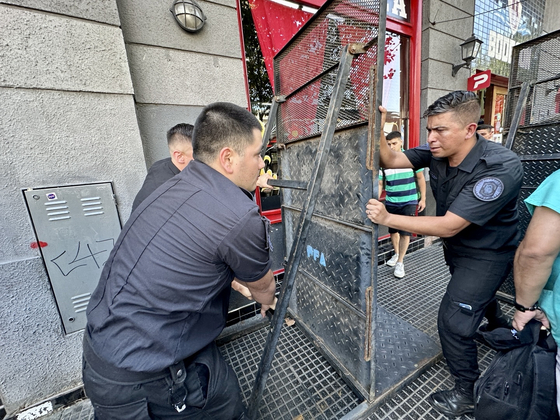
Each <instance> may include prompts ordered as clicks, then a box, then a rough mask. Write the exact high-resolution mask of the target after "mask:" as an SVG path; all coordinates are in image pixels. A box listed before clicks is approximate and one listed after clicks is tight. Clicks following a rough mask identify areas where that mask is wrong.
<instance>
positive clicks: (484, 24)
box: [463, 0, 546, 77]
mask: <svg viewBox="0 0 560 420" xmlns="http://www.w3.org/2000/svg"><path fill="white" fill-rule="evenodd" d="M545 6H546V0H516V1H511V0H509V1H508V0H476V1H475V2H474V25H473V31H474V34H475V35H476V36H477V37H478V38H480V39H481V40H482V41H483V44H482V46H481V51H480V53H479V54H478V57H477V58H476V59H475V60H474V65H473V67H474V68H484V69H486V68H489V69H491V70H492V73H494V74H499V75H501V76H506V77H507V76H508V74H509V70H510V69H509V63H510V62H511V48H512V47H513V46H515V45H517V44H518V43H520V42H524V41H528V40H530V39H533V38H535V37H537V36H539V35H540V34H542V27H543V22H544V12H545ZM463 18H464V19H466V18H470V16H465V17H463Z"/></svg>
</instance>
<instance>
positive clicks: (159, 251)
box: [86, 161, 271, 372]
mask: <svg viewBox="0 0 560 420" xmlns="http://www.w3.org/2000/svg"><path fill="white" fill-rule="evenodd" d="M266 227H267V225H266V222H265V221H264V220H263V218H261V216H260V214H259V210H258V207H257V205H256V204H255V203H254V201H253V200H252V199H251V195H250V194H248V193H246V192H245V191H244V190H242V189H240V188H239V187H237V186H236V185H235V184H233V183H232V182H231V181H230V180H228V179H227V178H226V177H224V176H223V175H221V174H220V173H218V172H217V171H215V170H214V169H212V168H210V167H209V166H207V165H205V164H204V163H201V162H198V161H192V162H191V163H189V165H188V166H187V168H185V170H183V171H182V172H181V173H180V174H179V175H177V176H175V177H173V178H172V179H170V180H169V181H167V182H166V183H165V184H164V185H162V186H161V187H160V188H159V189H157V190H156V192H154V193H153V194H151V195H150V196H149V197H148V198H147V199H145V200H144V201H143V202H142V203H141V204H140V206H139V207H138V209H137V210H136V211H135V212H134V213H133V215H132V217H131V218H130V219H129V221H128V222H127V223H126V225H125V227H124V228H123V230H122V232H121V234H120V236H119V239H118V240H117V243H116V244H115V247H114V248H113V250H112V251H111V255H110V256H109V259H108V260H107V262H106V264H105V267H104V269H103V271H102V274H101V278H100V281H99V285H98V286H97V288H96V289H95V291H94V293H93V295H92V297H91V300H90V302H89V305H88V310H87V316H88V323H87V328H86V334H88V335H89V337H90V342H91V346H92V348H93V350H94V351H95V352H96V353H97V355H98V356H100V357H101V358H102V359H104V360H105V361H106V362H108V363H110V364H111V365H113V366H117V367H119V368H124V369H128V370H132V371H139V372H156V371H159V370H162V369H165V368H166V367H168V366H170V365H172V364H173V363H175V362H177V361H179V360H182V359H185V358H186V357H188V356H190V355H192V354H194V353H195V352H197V351H198V350H200V349H202V348H203V347H205V346H206V345H208V344H209V343H211V342H212V341H213V340H214V339H215V338H216V337H217V336H218V335H219V334H220V332H221V331H222V329H223V328H224V326H225V321H226V316H227V309H228V303H229V295H230V289H231V281H232V280H233V278H234V277H237V278H238V279H239V280H242V281H245V282H253V281H256V280H259V279H260V278H262V277H263V276H264V275H265V274H266V273H267V272H268V270H269V268H270V265H271V261H270V259H269V251H268V246H267V244H268V237H267V235H268V232H267V228H266Z"/></svg>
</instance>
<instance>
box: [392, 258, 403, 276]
mask: <svg viewBox="0 0 560 420" xmlns="http://www.w3.org/2000/svg"><path fill="white" fill-rule="evenodd" d="M393 274H394V275H395V277H397V278H399V279H402V278H403V277H404V264H403V263H401V262H398V263H396V264H395V271H394V272H393Z"/></svg>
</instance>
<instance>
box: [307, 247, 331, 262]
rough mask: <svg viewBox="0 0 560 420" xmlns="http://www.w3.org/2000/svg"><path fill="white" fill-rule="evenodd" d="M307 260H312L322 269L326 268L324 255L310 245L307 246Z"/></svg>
mask: <svg viewBox="0 0 560 420" xmlns="http://www.w3.org/2000/svg"><path fill="white" fill-rule="evenodd" d="M307 258H313V259H314V260H315V261H318V262H319V264H320V265H322V266H323V267H326V266H327V262H326V260H325V254H323V253H322V252H321V251H319V250H318V249H315V248H313V247H312V246H311V245H307Z"/></svg>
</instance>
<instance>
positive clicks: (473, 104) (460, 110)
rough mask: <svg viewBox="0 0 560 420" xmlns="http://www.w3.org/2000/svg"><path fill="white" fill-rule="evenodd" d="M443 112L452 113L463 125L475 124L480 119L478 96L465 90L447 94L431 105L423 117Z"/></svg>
mask: <svg viewBox="0 0 560 420" xmlns="http://www.w3.org/2000/svg"><path fill="white" fill-rule="evenodd" d="M445 112H454V113H455V114H456V115H457V117H459V118H460V119H461V122H462V123H463V124H465V125H467V124H472V123H474V124H477V123H478V120H479V119H480V102H479V100H478V96H476V93H474V92H469V91H466V90H456V91H454V92H451V93H448V94H447V95H445V96H442V97H441V98H439V99H438V100H436V101H435V102H434V103H433V104H431V105H430V106H429V107H428V109H426V112H424V115H423V117H424V118H427V117H431V116H433V115H439V114H443V113H445Z"/></svg>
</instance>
